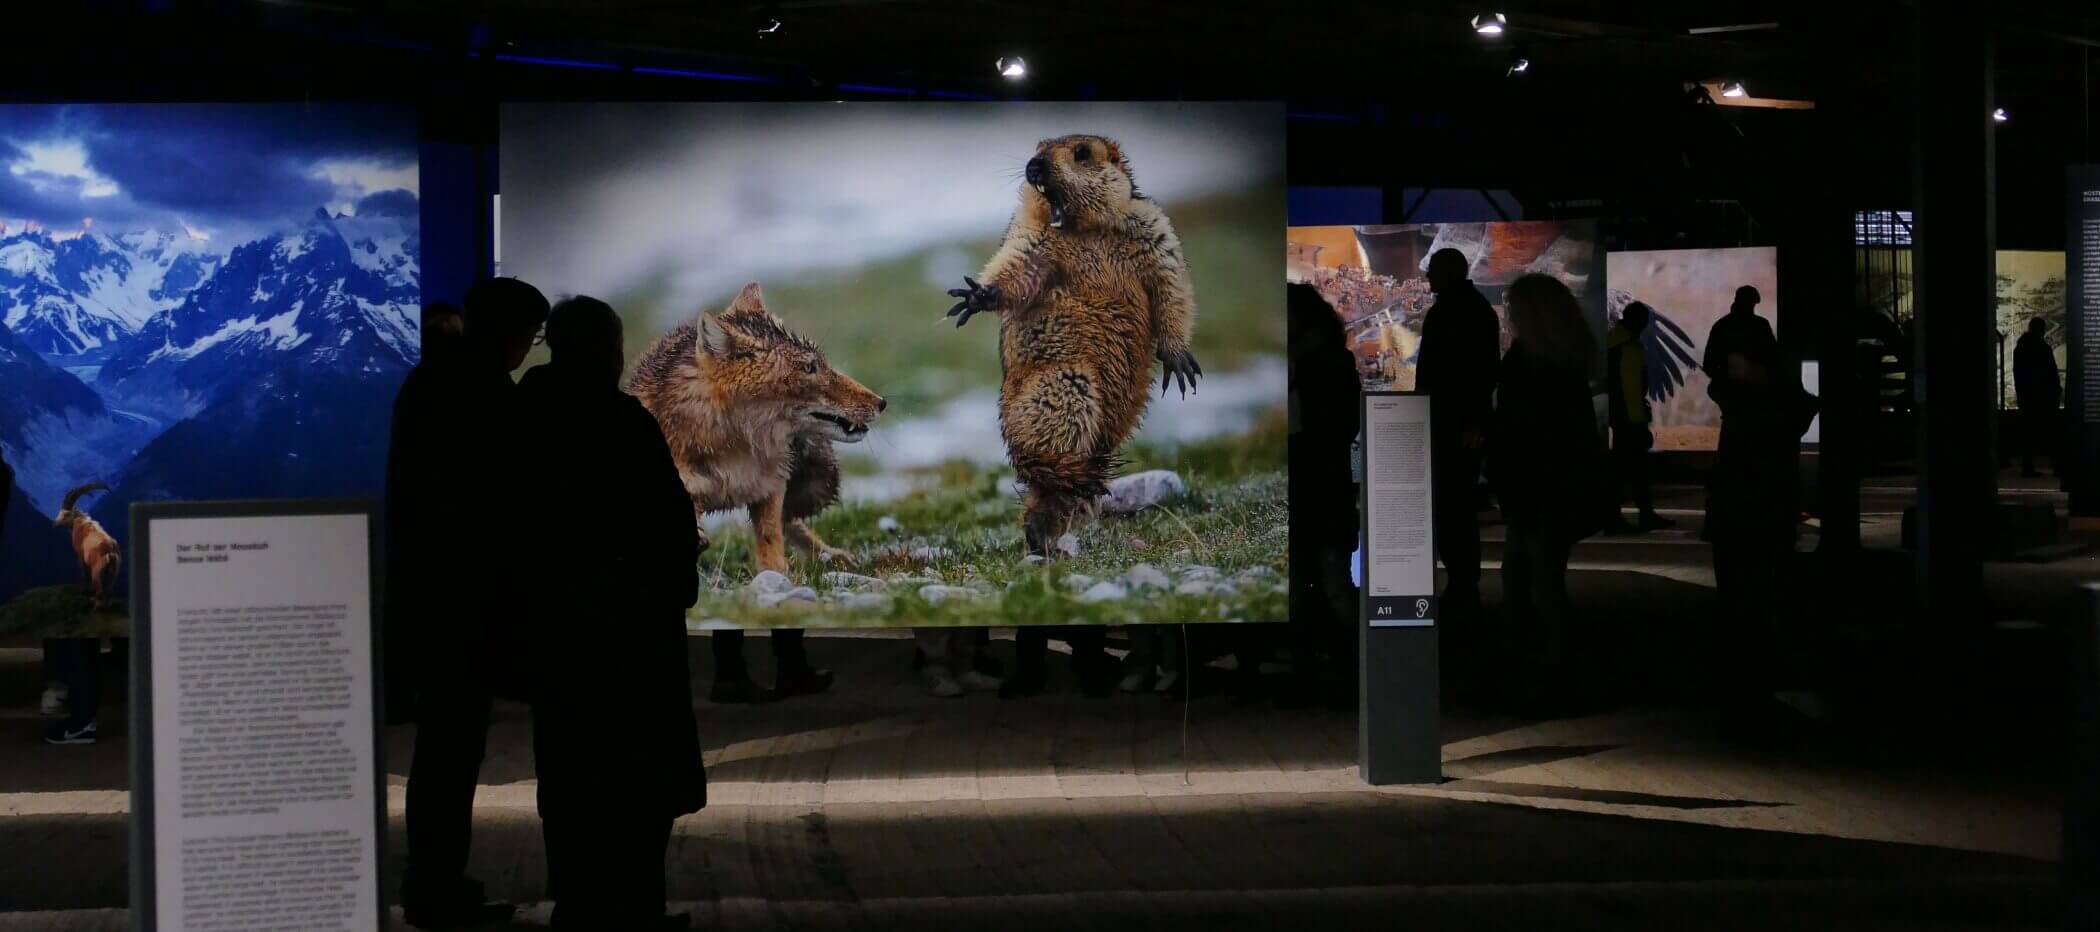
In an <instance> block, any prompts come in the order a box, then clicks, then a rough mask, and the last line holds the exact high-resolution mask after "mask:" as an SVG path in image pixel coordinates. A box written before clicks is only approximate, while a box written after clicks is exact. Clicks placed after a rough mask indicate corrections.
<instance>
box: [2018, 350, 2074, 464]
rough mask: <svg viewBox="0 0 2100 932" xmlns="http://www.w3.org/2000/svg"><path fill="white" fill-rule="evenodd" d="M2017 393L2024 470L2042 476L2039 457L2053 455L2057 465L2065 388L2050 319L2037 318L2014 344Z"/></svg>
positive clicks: (2052, 459) (2051, 457) (2051, 461)
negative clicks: (2051, 340)
mask: <svg viewBox="0 0 2100 932" xmlns="http://www.w3.org/2000/svg"><path fill="white" fill-rule="evenodd" d="M2013 397H2014V399H2015V400H2016V401H2018V402H2019V405H2020V441H2021V444H2020V445H2021V449H2022V451H2023V453H2024V454H2025V455H2024V458H2023V459H2022V462H2021V470H2020V471H2021V474H2022V475H2027V476H2039V475H2041V474H2042V473H2041V470H2040V469H2039V468H2037V466H2036V461H2037V460H2039V459H2040V458H2041V457H2042V456H2044V455H2046V456H2048V457H2049V463H2050V465H2051V466H2052V467H2056V438H2057V430H2058V418H2059V417H2060V415H2059V414H2058V413H2057V405H2059V404H2060V403H2062V401H2063V388H2062V385H2061V384H2060V383H2059V382H2058V381H2057V371H2056V353H2055V351H2053V350H2051V349H2050V348H2049V322H2048V321H2046V320H2043V319H2042V318H2039V317H2037V318H2034V319H2033V320H2030V321H2028V322H2027V332H2026V333H2023V334H2021V335H2020V341H2019V342H2018V343H2015V344H2013Z"/></svg>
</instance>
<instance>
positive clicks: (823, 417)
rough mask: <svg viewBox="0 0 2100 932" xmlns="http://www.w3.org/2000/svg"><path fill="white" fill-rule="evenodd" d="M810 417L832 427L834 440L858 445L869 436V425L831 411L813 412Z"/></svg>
mask: <svg viewBox="0 0 2100 932" xmlns="http://www.w3.org/2000/svg"><path fill="white" fill-rule="evenodd" d="M809 416H810V417H813V418H816V419H817V420H820V421H823V422H824V423H826V424H830V425H831V426H832V439H834V440H842V441H845V442H846V443H858V442H860V440H861V439H862V438H864V437H866V436H867V435H868V425H867V424H865V423H863V422H861V421H856V420H852V419H850V418H847V417H845V416H843V415H838V414H833V413H831V412H829V411H811V412H810V413H809Z"/></svg>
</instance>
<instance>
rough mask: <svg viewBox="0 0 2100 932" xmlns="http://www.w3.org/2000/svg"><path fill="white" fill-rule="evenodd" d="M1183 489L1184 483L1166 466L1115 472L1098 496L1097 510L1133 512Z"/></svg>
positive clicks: (1185, 486) (1185, 484)
mask: <svg viewBox="0 0 2100 932" xmlns="http://www.w3.org/2000/svg"><path fill="white" fill-rule="evenodd" d="M1186 491H1188V483H1186V482H1183V481H1181V477H1180V476H1178V475H1176V474H1175V473H1174V471H1173V470H1170V469H1153V470H1147V471H1145V472H1141V473H1133V474H1131V475H1128V476H1119V477H1117V478H1116V479H1115V480H1114V481H1112V482H1110V483H1109V484H1108V494H1107V495H1104V496H1102V497H1101V510H1102V511H1105V512H1107V513H1109V514H1112V515H1127V514H1135V513H1137V512H1139V511H1143V510H1145V509H1146V508H1150V507H1152V506H1153V505H1157V504H1159V503H1160V502H1164V501H1166V500H1167V499H1170V498H1173V497H1174V496H1176V495H1180V494H1181V493H1183V492H1186Z"/></svg>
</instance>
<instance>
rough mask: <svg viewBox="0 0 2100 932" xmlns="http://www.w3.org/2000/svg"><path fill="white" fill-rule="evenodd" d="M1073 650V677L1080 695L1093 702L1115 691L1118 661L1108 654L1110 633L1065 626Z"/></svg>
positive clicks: (1102, 629) (1084, 626)
mask: <svg viewBox="0 0 2100 932" xmlns="http://www.w3.org/2000/svg"><path fill="white" fill-rule="evenodd" d="M1062 636H1063V638H1064V642H1065V644H1066V645H1068V646H1070V647H1071V648H1072V675H1073V677H1074V678H1076V679H1078V680H1079V691H1080V692H1082V693H1085V694H1087V695H1088V696H1091V697H1094V698H1097V699H1098V698H1101V697H1104V696H1107V695H1108V694H1109V693H1110V692H1113V691H1114V690H1115V686H1116V661H1115V658H1113V657H1110V656H1109V654H1108V629H1106V628H1103V627H1101V626H1100V625H1066V626H1065V627H1064V628H1063V630H1062Z"/></svg>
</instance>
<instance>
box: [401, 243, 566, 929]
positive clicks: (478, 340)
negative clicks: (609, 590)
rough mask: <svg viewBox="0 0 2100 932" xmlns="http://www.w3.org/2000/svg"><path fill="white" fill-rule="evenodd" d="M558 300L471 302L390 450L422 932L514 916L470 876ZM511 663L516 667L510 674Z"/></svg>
mask: <svg viewBox="0 0 2100 932" xmlns="http://www.w3.org/2000/svg"><path fill="white" fill-rule="evenodd" d="M546 317H547V299H546V298H545V297H543V296H541V294H540V292H539V290H538V289H536V288H534V287H532V286H531V285H528V284H526V283H524V282H521V281H518V280H517V279H510V278H495V279H488V280H486V281H482V282H480V283H477V284H476V285H475V286H474V288H473V289H472V290H471V291H470V292H469V293H468V294H467V301H466V319H467V324H466V333H465V335H464V336H463V337H462V338H461V342H460V344H459V346H458V349H457V351H456V352H453V353H449V354H447V353H438V354H433V355H428V356H425V357H424V358H423V359H422V361H421V362H419V363H418V364H417V365H416V367H415V368H414V369H413V370H411V371H410V372H409V374H408V378H407V380H406V381H404V382H403V384H402V386H401V393H400V394H399V395H398V396H397V397H396V398H395V400H394V420H393V427H392V436H391V438H390V441H389V446H388V449H387V470H386V503H385V538H386V575H385V577H384V579H385V581H386V586H387V591H386V602H385V622H384V623H385V638H384V643H385V645H386V652H385V655H386V656H385V667H384V669H385V675H386V681H385V683H384V688H385V702H386V703H387V705H388V706H389V707H392V708H395V709H396V712H395V713H394V715H393V717H395V718H396V719H399V718H402V717H404V716H403V712H402V710H407V711H412V712H413V715H414V718H415V721H416V722H417V727H416V739H415V741H416V743H415V757H414V759H413V761H412V763H411V764H410V767H409V775H408V865H407V870H406V872H405V876H404V878H403V880H402V897H401V898H402V906H403V909H404V911H405V912H406V913H407V918H408V922H409V924H411V925H414V926H416V927H418V928H423V929H448V928H460V927H466V926H473V925H479V924H484V923H488V922H492V921H500V920H502V919H505V918H507V917H509V916H510V915H511V913H512V912H513V911H514V910H513V908H512V907H511V906H510V905H509V904H505V903H493V902H489V901H487V899H486V898H485V897H484V896H483V892H482V887H481V884H480V883H478V882H476V881H474V880H472V879H470V878H468V877H467V876H466V867H467V849H468V845H469V843H470V841H471V837H472V832H473V823H474V818H473V817H474V786H475V783H476V781H477V780H478V778H479V775H480V772H481V761H482V757H483V752H484V750H485V748H486V745H487V741H488V725H489V709H490V703H491V701H492V700H493V699H494V697H495V696H496V695H497V693H498V691H499V689H503V688H505V686H506V684H507V681H509V680H514V679H515V678H516V674H517V672H518V663H517V662H516V660H517V658H515V657H507V656H506V648H507V646H508V645H511V644H514V643H515V639H514V638H513V637H511V636H510V630H511V629H512V628H513V627H514V626H515V625H516V623H517V620H518V619H519V618H521V617H524V610H525V606H526V604H527V602H526V601H525V599H524V598H523V597H522V596H523V595H524V594H523V593H520V592H519V591H518V586H519V582H518V581H519V580H520V579H521V578H524V574H523V573H522V570H523V568H525V567H528V566H533V565H537V564H538V563H539V562H540V561H541V560H543V559H544V558H545V556H544V555H543V554H537V553H532V552H530V551H529V550H528V549H527V548H526V547H525V540H526V538H525V535H524V533H523V531H524V529H525V527H526V526H527V524H526V520H525V511H526V510H527V509H528V508H529V507H530V505H531V502H532V499H533V498H534V493H533V490H532V489H531V488H530V486H529V485H528V484H527V483H526V482H525V481H524V477H523V474H522V473H521V472H520V471H519V468H518V454H519V452H520V441H522V440H523V439H524V438H525V436H526V431H527V429H528V425H527V424H525V423H524V422H523V420H522V419H521V417H520V412H519V410H518V406H517V386H515V385H514V384H512V382H511V379H510V373H511V372H512V371H514V370H516V369H517V368H518V366H519V365H521V364H522V363H523V362H524V360H525V354H526V353H527V352H529V351H530V350H531V349H532V345H533V342H534V340H535V339H536V334H538V332H539V329H540V325H541V323H542V322H543V321H545V320H546ZM507 661H508V662H507Z"/></svg>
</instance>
